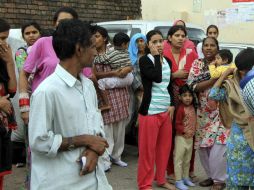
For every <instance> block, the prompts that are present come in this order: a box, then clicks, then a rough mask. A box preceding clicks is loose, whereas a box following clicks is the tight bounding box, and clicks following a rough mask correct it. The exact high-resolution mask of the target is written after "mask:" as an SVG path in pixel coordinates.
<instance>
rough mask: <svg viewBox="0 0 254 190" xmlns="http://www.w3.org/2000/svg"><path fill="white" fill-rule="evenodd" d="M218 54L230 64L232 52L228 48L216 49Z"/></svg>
mask: <svg viewBox="0 0 254 190" xmlns="http://www.w3.org/2000/svg"><path fill="white" fill-rule="evenodd" d="M218 54H219V55H220V57H221V59H222V60H223V61H225V60H227V63H228V64H230V63H231V62H232V61H233V54H232V53H231V51H230V50H228V49H221V50H219V51H218Z"/></svg>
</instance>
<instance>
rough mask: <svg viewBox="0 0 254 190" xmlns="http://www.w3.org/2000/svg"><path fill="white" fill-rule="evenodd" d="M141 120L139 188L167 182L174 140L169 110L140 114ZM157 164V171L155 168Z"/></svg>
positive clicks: (142, 189) (142, 188) (141, 189)
mask: <svg viewBox="0 0 254 190" xmlns="http://www.w3.org/2000/svg"><path fill="white" fill-rule="evenodd" d="M138 121H139V138H138V144H139V158H138V179H137V180H138V187H139V190H144V189H149V188H151V187H152V183H153V180H156V181H157V184H158V185H162V184H164V183H166V175H165V174H166V168H167V164H168V158H169V153H170V148H171V142H172V123H171V120H170V117H169V114H168V113H167V112H164V113H160V114H155V115H146V116H144V115H140V114H139V116H138ZM155 165H156V172H155V173H154V169H155V167H154V166H155Z"/></svg>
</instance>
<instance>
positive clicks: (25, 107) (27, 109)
mask: <svg viewBox="0 0 254 190" xmlns="http://www.w3.org/2000/svg"><path fill="white" fill-rule="evenodd" d="M19 110H20V112H21V113H24V112H29V110H30V106H29V105H26V106H22V107H19Z"/></svg>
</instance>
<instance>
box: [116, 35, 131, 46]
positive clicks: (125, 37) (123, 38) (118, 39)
mask: <svg viewBox="0 0 254 190" xmlns="http://www.w3.org/2000/svg"><path fill="white" fill-rule="evenodd" d="M128 42H130V37H129V36H128V35H127V34H125V33H123V32H118V33H117V34H116V35H115V36H114V38H113V44H114V46H117V47H120V46H121V45H122V44H123V43H125V44H127V43H128Z"/></svg>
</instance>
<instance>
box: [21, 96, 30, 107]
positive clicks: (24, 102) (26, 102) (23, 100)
mask: <svg viewBox="0 0 254 190" xmlns="http://www.w3.org/2000/svg"><path fill="white" fill-rule="evenodd" d="M23 106H30V100H29V98H20V99H19V107H23Z"/></svg>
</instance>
